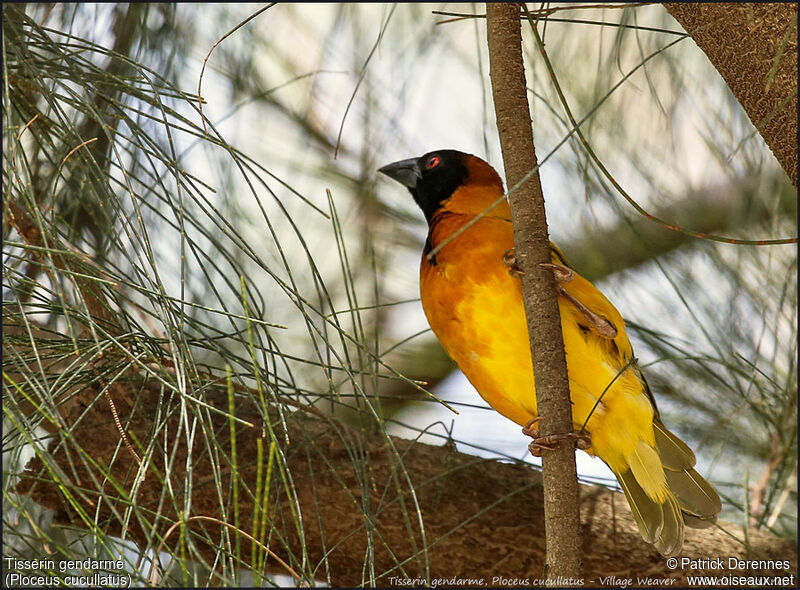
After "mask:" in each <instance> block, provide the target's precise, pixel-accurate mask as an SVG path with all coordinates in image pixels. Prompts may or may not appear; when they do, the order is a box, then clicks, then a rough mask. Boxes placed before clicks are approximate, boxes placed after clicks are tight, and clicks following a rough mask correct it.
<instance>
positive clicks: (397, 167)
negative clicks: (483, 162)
mask: <svg viewBox="0 0 800 590" xmlns="http://www.w3.org/2000/svg"><path fill="white" fill-rule="evenodd" d="M474 157H475V156H470V155H469V154H465V153H463V152H459V151H456V150H437V151H435V152H428V153H427V154H425V155H424V156H420V157H419V158H410V159H408V160H401V161H399V162H394V163H392V164H387V165H386V166H384V167H383V168H379V169H378V172H382V173H383V174H385V175H386V176H388V177H389V178H391V179H393V180H396V181H397V182H399V183H400V184H402V185H404V186H405V187H407V188H408V190H409V191H410V192H411V195H412V196H413V197H414V200H415V201H416V202H417V205H419V206H420V208H421V209H422V212H423V213H424V214H425V219H427V220H428V223H430V222H431V218H432V217H433V214H434V213H435V212H436V210H437V209H439V207H441V205H442V202H443V201H446V200H447V199H448V198H450V196H451V195H452V194H453V192H455V190H456V189H457V188H458V187H460V186H462V185H463V184H465V183H466V182H467V179H468V178H469V175H470V172H469V166H468V161H469V158H474Z"/></svg>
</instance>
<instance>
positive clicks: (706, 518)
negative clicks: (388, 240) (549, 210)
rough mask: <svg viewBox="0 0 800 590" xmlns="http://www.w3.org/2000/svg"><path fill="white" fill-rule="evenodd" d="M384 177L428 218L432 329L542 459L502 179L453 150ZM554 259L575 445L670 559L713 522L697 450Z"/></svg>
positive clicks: (585, 284)
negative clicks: (600, 464) (602, 466)
mask: <svg viewBox="0 0 800 590" xmlns="http://www.w3.org/2000/svg"><path fill="white" fill-rule="evenodd" d="M379 171H380V172H382V173H383V174H385V175H387V176H389V177H390V178H392V179H394V180H396V181H398V182H400V183H401V184H403V185H405V186H406V187H407V188H408V190H409V191H410V192H411V195H412V196H413V197H414V200H415V201H416V203H417V204H418V205H419V206H420V208H421V209H422V211H423V213H424V214H425V219H426V220H427V222H428V238H427V241H426V242H425V247H424V250H423V254H422V262H421V265H420V293H421V299H422V307H423V309H424V310H425V315H426V316H427V318H428V322H429V323H430V326H431V328H432V329H433V332H434V333H435V334H436V337H437V338H438V339H439V341H440V342H441V343H442V346H443V347H444V349H445V351H446V352H447V354H448V355H450V357H452V359H453V360H454V361H455V362H456V363H457V364H458V366H459V367H460V369H461V370H462V371H463V373H464V375H466V377H467V379H469V380H470V382H471V383H472V385H474V386H475V389H477V390H478V393H480V395H481V396H482V397H483V399H485V400H486V401H487V402H488V403H489V405H491V406H492V407H493V408H494V409H495V410H497V411H498V412H500V413H501V414H502V415H503V416H505V417H506V418H509V419H511V420H513V421H514V422H516V423H517V424H519V425H522V426H523V427H524V428H523V432H525V433H526V434H528V435H530V436H532V437H534V442H533V443H532V444H531V447H530V448H531V450H532V452H534V453H536V454H540V453H541V452H542V450H544V449H546V448H548V446H549V445H550V444H552V443H553V442H554V441H555V440H558V439H560V438H563V436H555V437H539V436H538V431H537V430H536V429H535V428H534V424H535V422H536V421H537V420H538V419H539V418H540V417H539V416H538V414H537V411H536V396H535V393H534V379H533V366H532V361H531V354H530V345H529V336H528V327H527V322H526V319H525V310H524V308H523V300H522V286H521V282H520V280H519V270H518V269H516V267H515V264H514V236H513V231H512V225H511V212H510V209H509V206H508V202H507V200H506V199H504V198H503V195H504V192H503V182H502V180H501V179H500V176H499V175H498V174H497V172H495V170H494V168H492V167H491V166H490V165H489V164H487V163H486V162H484V161H483V160H481V159H480V158H478V157H476V156H473V155H469V154H465V153H462V152H458V151H455V150H439V151H435V152H429V153H427V154H425V155H424V156H421V157H419V158H412V159H408V160H402V161H400V162H395V163H393V164H389V165H387V166H384V167H383V168H381V169H380V170H379ZM495 203H496V206H494V207H493V208H491V207H492V205H493V204H495ZM490 208H491V209H490ZM487 209H490V210H488V211H487ZM551 252H552V255H551V264H548V265H546V266H547V267H549V268H550V269H552V271H553V272H554V273H555V277H556V285H557V298H558V306H559V310H560V315H561V327H562V331H563V334H564V348H565V351H566V358H567V371H568V376H569V385H570V397H571V400H572V421H573V425H574V428H575V431H576V432H582V433H586V434H588V436H578V437H576V438H578V439H579V443H580V444H578V446H579V447H580V448H583V449H584V450H585V451H586V452H587V453H589V454H590V455H595V456H597V457H600V459H602V460H603V461H604V462H605V463H606V464H607V465H608V466H609V467H610V468H611V470H612V471H613V472H614V474H615V475H616V477H617V479H618V480H619V483H620V486H621V487H622V490H623V492H624V493H625V497H626V498H627V499H628V503H629V504H630V507H631V511H632V512H633V516H634V519H635V520H636V523H637V525H638V527H639V531H640V533H641V535H642V537H643V538H644V540H645V541H647V542H648V543H653V544H654V545H655V547H656V548H657V549H658V551H659V552H661V553H662V554H663V555H667V556H670V555H676V554H677V553H678V552H679V551H680V549H681V545H682V543H683V532H684V525H688V526H690V527H693V528H704V527H707V526H710V525H711V524H712V523H714V522H715V521H716V517H717V514H718V513H719V511H720V509H721V503H720V499H719V496H718V495H717V493H716V491H715V490H714V488H713V487H711V485H710V484H709V483H708V482H707V481H706V480H704V479H703V478H702V477H701V476H700V475H699V474H698V473H697V471H695V469H694V465H695V456H694V453H693V452H692V450H691V449H690V448H689V447H688V446H687V445H686V444H685V443H684V442H683V441H682V440H680V439H679V438H678V437H677V436H675V435H674V434H672V433H671V432H670V431H669V430H667V429H666V427H665V426H664V425H663V424H662V422H661V420H660V417H659V413H658V410H657V408H656V403H655V399H654V398H653V394H652V393H651V391H650V388H649V387H648V385H647V381H645V378H644V376H643V375H642V373H641V371H640V370H639V367H638V365H637V364H636V361H635V358H634V356H633V349H632V348H631V344H630V341H629V340H628V336H627V334H626V333H625V323H624V321H623V319H622V317H621V316H620V314H619V312H618V311H617V310H616V309H615V308H614V306H613V305H612V304H611V303H610V302H609V301H608V299H606V298H605V296H604V295H603V294H602V293H600V291H598V290H597V289H596V288H595V287H594V286H593V285H592V284H591V283H590V282H589V281H587V280H586V279H584V278H583V277H581V276H580V275H579V274H577V273H576V272H575V271H574V270H573V269H571V268H570V267H569V265H568V264H567V262H566V260H565V258H564V256H563V255H562V254H561V252H560V251H559V250H558V248H556V247H555V246H554V245H552V244H551ZM431 253H433V255H431ZM587 419H588V420H587ZM584 425H585V427H584Z"/></svg>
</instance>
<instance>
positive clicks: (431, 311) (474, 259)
mask: <svg viewBox="0 0 800 590" xmlns="http://www.w3.org/2000/svg"><path fill="white" fill-rule="evenodd" d="M472 218H473V216H463V215H458V214H453V213H447V212H445V213H444V214H443V215H441V216H440V217H439V218H438V219H435V220H434V224H433V225H432V230H431V232H430V235H429V244H430V246H433V247H436V246H437V245H439V244H442V243H443V242H444V241H445V240H448V239H449V241H448V242H447V243H446V245H444V246H443V247H442V248H441V250H439V251H438V252H437V253H436V255H435V256H434V257H433V258H432V259H431V260H428V257H427V255H426V254H423V259H422V264H421V267H420V291H421V294H422V306H423V309H424V310H425V315H426V316H427V318H428V322H429V323H430V325H431V328H432V329H433V331H434V333H435V334H436V336H437V337H438V339H439V340H440V342H441V343H442V346H443V347H444V349H445V351H446V352H447V353H448V354H449V355H450V356H451V358H452V359H453V360H454V361H455V362H456V363H457V364H458V366H459V367H460V368H461V370H462V371H463V373H464V374H465V375H466V377H467V378H468V379H469V381H470V382H471V383H472V385H473V386H474V387H475V389H477V391H478V392H479V393H480V395H481V396H482V397H483V398H484V399H485V400H486V401H487V402H488V403H489V405H491V406H492V407H493V408H494V409H495V410H497V411H498V412H500V413H501V414H503V415H504V416H506V417H507V418H509V419H511V420H513V421H514V422H516V423H517V424H521V425H523V424H525V423H527V422H528V421H529V420H530V419H531V418H533V417H535V416H537V409H536V395H535V389H534V379H533V367H532V362H531V355H530V344H529V337H528V329H527V322H526V319H525V310H524V307H523V300H522V287H521V283H520V280H519V279H518V278H516V277H513V276H511V275H509V273H508V270H509V269H508V267H507V266H506V265H505V264H504V262H503V254H504V253H505V252H506V251H508V250H509V249H510V248H512V247H513V245H514V244H513V232H512V227H511V223H510V221H509V220H508V219H506V218H504V217H499V216H498V217H491V216H489V217H484V218H482V219H480V220H479V221H478V222H476V223H474V224H473V225H471V226H469V227H468V228H466V229H465V228H464V225H465V223H466V222H467V221H469V220H470V219H472ZM456 232H460V233H459V234H458V235H456V236H455V237H453V236H454V234H456ZM553 256H554V262H557V263H559V264H563V261H562V260H561V259H560V258H559V256H558V254H557V252H555V251H554V254H553ZM566 288H567V289H569V290H570V292H571V293H572V294H573V295H575V297H576V298H577V299H578V300H580V301H581V302H582V303H584V304H585V305H586V306H587V307H589V308H590V309H591V310H592V311H593V312H595V313H598V314H600V315H602V316H603V317H605V318H607V319H609V320H610V321H611V322H612V323H614V325H615V327H616V328H617V329H618V332H619V333H618V335H617V336H616V337H615V338H614V339H608V338H603V337H601V336H598V335H597V334H594V333H592V332H591V331H589V330H586V328H585V324H586V320H585V318H584V317H583V316H582V315H581V313H580V312H579V311H578V310H577V309H575V308H574V306H572V305H571V304H570V303H569V302H568V301H567V300H565V299H564V298H562V297H559V309H560V312H561V323H562V331H563V334H564V346H565V351H566V358H567V369H568V373H569V381H570V395H571V399H572V403H573V423H574V425H575V428H576V429H580V428H581V427H582V426H583V424H584V422H585V421H586V419H587V417H589V416H590V414H591V420H590V422H589V423H588V424H587V430H588V431H589V432H590V433H591V435H592V448H593V450H594V451H595V453H596V454H598V455H600V456H601V457H603V459H604V460H605V461H606V462H607V463H608V464H609V466H610V467H611V468H612V469H614V468H615V467H620V468H623V467H624V465H625V459H624V457H625V456H626V455H627V454H628V453H629V452H630V449H628V448H627V445H626V444H625V443H624V442H622V443H621V441H626V440H629V441H631V444H635V443H636V441H638V440H640V439H644V440H645V441H647V442H649V443H650V444H652V443H653V431H652V421H653V407H652V405H651V403H650V401H649V398H648V396H647V394H646V393H645V391H644V386H643V384H642V382H641V381H640V380H639V378H638V376H637V373H636V372H635V371H634V370H632V369H629V370H624V371H623V372H622V373H621V374H620V371H622V370H623V369H624V367H625V365H626V363H627V362H628V361H629V360H630V358H631V356H632V351H631V347H630V343H629V342H628V338H627V335H626V334H625V329H624V323H623V320H622V318H621V317H620V315H619V313H618V312H617V310H616V309H615V308H614V307H613V306H612V305H611V303H609V302H608V300H607V299H606V298H605V297H604V296H603V295H602V294H601V293H600V292H599V291H598V290H597V289H595V288H594V287H593V286H592V285H591V283H589V282H588V281H586V280H585V279H583V278H582V277H580V276H579V275H577V274H576V275H575V277H574V279H573V280H572V281H570V282H569V283H567V284H566ZM607 388H608V391H606V393H605V394H603V392H604V390H606V389H607ZM601 397H602V400H601V401H600V402H598V399H600V398H601Z"/></svg>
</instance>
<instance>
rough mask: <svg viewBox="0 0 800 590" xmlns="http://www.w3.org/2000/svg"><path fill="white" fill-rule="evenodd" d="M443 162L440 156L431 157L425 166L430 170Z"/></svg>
mask: <svg viewBox="0 0 800 590" xmlns="http://www.w3.org/2000/svg"><path fill="white" fill-rule="evenodd" d="M441 161H442V159H441V158H440V157H439V156H431V157H430V158H428V161H427V163H426V164H425V168H427V169H428V170H430V169H432V168H436V167H437V166H438V165H439V163H440V162H441Z"/></svg>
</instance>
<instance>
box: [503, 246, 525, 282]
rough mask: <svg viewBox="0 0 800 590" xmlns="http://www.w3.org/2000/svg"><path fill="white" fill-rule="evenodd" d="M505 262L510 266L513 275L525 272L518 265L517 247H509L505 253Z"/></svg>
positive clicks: (518, 275)
mask: <svg viewBox="0 0 800 590" xmlns="http://www.w3.org/2000/svg"><path fill="white" fill-rule="evenodd" d="M503 264H505V265H506V266H507V267H508V274H510V275H511V276H512V277H518V278H519V277H521V276H522V275H524V274H525V273H524V272H522V271H521V270H520V268H519V266H517V249H516V248H509V249H508V250H506V251H505V253H504V254H503Z"/></svg>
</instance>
